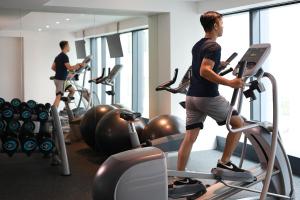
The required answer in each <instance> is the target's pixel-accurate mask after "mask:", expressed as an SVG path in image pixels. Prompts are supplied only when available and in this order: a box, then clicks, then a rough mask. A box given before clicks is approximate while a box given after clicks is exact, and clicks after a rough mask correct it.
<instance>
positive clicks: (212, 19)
mask: <svg viewBox="0 0 300 200" xmlns="http://www.w3.org/2000/svg"><path fill="white" fill-rule="evenodd" d="M220 18H222V15H221V14H220V13H218V12H215V11H208V12H206V13H204V14H202V15H201V17H200V22H201V24H202V26H203V29H204V31H205V32H210V31H212V30H213V28H214V25H215V23H217V20H218V19H220Z"/></svg>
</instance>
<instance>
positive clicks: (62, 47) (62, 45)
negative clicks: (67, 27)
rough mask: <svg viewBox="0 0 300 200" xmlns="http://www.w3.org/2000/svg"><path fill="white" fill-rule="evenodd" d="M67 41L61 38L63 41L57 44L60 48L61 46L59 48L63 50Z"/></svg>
mask: <svg viewBox="0 0 300 200" xmlns="http://www.w3.org/2000/svg"><path fill="white" fill-rule="evenodd" d="M68 43H69V42H68V41H65V40H63V41H61V42H60V43H59V46H60V48H61V50H63V49H64V48H65V46H66V45H68Z"/></svg>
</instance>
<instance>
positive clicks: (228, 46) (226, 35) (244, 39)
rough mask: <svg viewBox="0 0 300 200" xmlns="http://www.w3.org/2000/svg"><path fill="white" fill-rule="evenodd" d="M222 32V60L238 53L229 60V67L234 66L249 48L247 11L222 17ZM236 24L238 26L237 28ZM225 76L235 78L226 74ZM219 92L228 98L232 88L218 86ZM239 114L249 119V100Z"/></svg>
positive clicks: (220, 42) (244, 103)
mask: <svg viewBox="0 0 300 200" xmlns="http://www.w3.org/2000/svg"><path fill="white" fill-rule="evenodd" d="M223 25H224V32H223V36H222V37H220V39H219V41H218V42H219V44H220V45H221V47H222V61H225V60H226V59H227V58H228V57H229V56H231V54H232V53H234V52H236V53H238V56H237V57H236V58H235V59H234V60H233V61H232V62H231V64H230V66H229V67H232V68H234V67H235V66H236V65H237V64H238V62H239V61H240V59H241V58H242V56H243V55H244V53H245V52H246V51H247V49H248V48H249V43H250V42H249V33H250V31H249V12H244V13H239V14H235V15H228V16H224V17H223ZM237 25H238V28H237ZM227 78H231V79H233V78H235V77H234V76H232V75H227ZM220 92H221V94H222V95H223V96H224V97H226V99H228V100H230V98H231V97H232V93H233V89H232V88H230V87H228V86H220ZM241 114H242V115H243V116H244V117H246V118H247V119H250V102H249V101H247V100H246V101H244V102H243V107H242V111H241Z"/></svg>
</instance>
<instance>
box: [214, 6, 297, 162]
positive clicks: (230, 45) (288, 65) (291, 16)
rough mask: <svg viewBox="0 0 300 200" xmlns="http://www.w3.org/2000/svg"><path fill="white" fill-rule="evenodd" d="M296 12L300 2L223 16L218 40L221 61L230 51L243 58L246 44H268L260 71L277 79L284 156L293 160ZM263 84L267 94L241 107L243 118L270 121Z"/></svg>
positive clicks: (224, 91)
mask: <svg viewBox="0 0 300 200" xmlns="http://www.w3.org/2000/svg"><path fill="white" fill-rule="evenodd" d="M299 10H300V3H295V4H292V5H281V6H277V7H270V8H262V9H256V10H255V9H253V10H251V11H249V12H247V13H239V14H230V15H225V16H224V18H223V19H224V36H223V37H222V38H221V39H220V40H219V43H220V44H221V46H222V58H223V60H224V59H226V57H228V56H229V55H230V54H231V53H232V52H233V51H236V52H237V53H239V54H240V56H242V55H243V53H244V52H245V51H246V49H247V48H248V44H249V43H253V44H256V43H270V44H271V53H270V55H269V57H268V59H267V61H266V62H265V64H264V66H263V69H264V71H266V72H270V73H271V74H273V75H274V76H275V78H276V80H277V85H278V93H279V95H278V100H279V104H278V109H279V131H280V135H281V138H282V141H283V143H284V145H285V148H286V151H287V153H288V154H289V155H292V156H296V157H300V151H299V148H298V141H299V139H300V135H299V134H298V132H299V131H298V126H297V124H298V121H299V120H298V119H299V116H298V112H299V110H300V104H299V103H298V98H297V97H298V95H297V91H298V84H297V82H296V81H297V79H298V74H299V73H300V68H299V67H298V66H297V57H298V55H299V51H298V48H297V44H299V43H300V38H299V37H298V36H299V35H300V28H299V26H297V25H296V24H295V20H296V19H298V18H299V17H300V13H299ZM249 33H250V34H249ZM236 61H238V59H236ZM263 80H265V79H263ZM264 84H265V87H266V92H264V93H262V94H261V95H258V100H257V101H256V102H254V103H253V104H252V107H251V108H250V106H249V104H247V105H246V104H244V109H243V112H242V113H243V114H244V115H245V113H246V115H247V116H248V117H249V114H250V111H251V117H252V118H254V119H258V120H261V121H269V122H272V114H273V113H272V110H273V108H272V89H271V84H270V82H269V81H267V79H266V81H264ZM227 90H228V88H227V89H226V88H224V89H223V87H222V89H221V92H222V94H223V95H224V96H226V97H227V98H229V97H230V95H231V92H229V90H228V91H227ZM246 101H247V100H246ZM244 103H245V102H244ZM249 108H250V109H249Z"/></svg>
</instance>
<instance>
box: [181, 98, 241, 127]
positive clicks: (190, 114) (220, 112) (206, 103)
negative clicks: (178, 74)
mask: <svg viewBox="0 0 300 200" xmlns="http://www.w3.org/2000/svg"><path fill="white" fill-rule="evenodd" d="M185 106H186V130H192V129H195V128H200V129H203V124H204V121H205V119H206V117H207V116H209V117H211V118H213V119H214V120H215V121H216V122H217V123H218V125H220V126H222V125H225V124H226V118H227V115H228V112H229V109H230V104H229V102H228V101H227V100H226V99H225V98H224V97H223V96H217V97H192V96H186V103H185ZM232 115H238V113H237V112H236V111H233V112H232Z"/></svg>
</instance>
